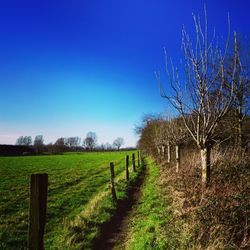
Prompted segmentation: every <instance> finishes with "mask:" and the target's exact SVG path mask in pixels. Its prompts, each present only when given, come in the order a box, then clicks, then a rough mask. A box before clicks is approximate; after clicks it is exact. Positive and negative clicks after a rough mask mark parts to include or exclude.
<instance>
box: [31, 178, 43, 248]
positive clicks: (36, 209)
mask: <svg viewBox="0 0 250 250" xmlns="http://www.w3.org/2000/svg"><path fill="white" fill-rule="evenodd" d="M47 193H48V174H32V175H31V177H30V207H29V236H28V249H30V250H43V249H44V245H43V235H44V228H45V222H46V210H47Z"/></svg>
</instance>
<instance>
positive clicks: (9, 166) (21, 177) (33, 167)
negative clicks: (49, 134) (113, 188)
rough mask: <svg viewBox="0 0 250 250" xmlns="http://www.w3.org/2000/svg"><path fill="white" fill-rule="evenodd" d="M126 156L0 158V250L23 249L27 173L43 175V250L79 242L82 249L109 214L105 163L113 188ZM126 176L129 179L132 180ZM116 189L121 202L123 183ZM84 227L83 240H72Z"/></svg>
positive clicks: (26, 203)
mask: <svg viewBox="0 0 250 250" xmlns="http://www.w3.org/2000/svg"><path fill="white" fill-rule="evenodd" d="M132 153H133V152H131V151H130V152H108V153H72V154H71V153H69V154H64V155H48V156H24V157H0V179H1V181H0V193H1V195H0V249H25V248H26V246H27V240H26V239H27V232H28V207H29V177H30V175H31V174H32V173H48V175H49V187H48V208H47V222H46V232H45V248H46V249H56V248H57V247H58V249H62V248H61V247H60V246H59V245H60V244H61V246H64V247H65V249H67V247H66V246H67V245H71V246H72V247H69V248H70V249H74V247H73V246H74V245H75V246H77V247H75V248H76V249H77V248H78V247H79V246H81V247H83V245H81V244H82V243H81V242H80V243H79V241H85V243H84V244H85V246H88V242H90V241H91V240H92V239H93V238H94V237H95V236H96V234H98V232H97V229H96V228H97V227H98V223H102V222H104V221H106V220H108V218H109V217H110V214H111V213H112V209H114V208H113V207H112V206H113V205H112V201H111V199H110V194H109V190H108V183H109V162H110V161H113V162H114V163H115V175H116V176H117V177H116V179H117V182H118V183H119V180H123V179H124V158H125V155H126V154H129V155H130V156H131V155H132ZM130 168H131V167H130ZM131 177H132V178H131V179H132V180H133V178H134V176H133V175H132V176H131ZM121 183H123V182H121ZM117 185H118V197H120V198H121V196H123V195H124V183H123V184H117ZM126 185H127V184H126ZM93 221H96V223H93ZM91 223H92V224H95V225H92V224H91ZM84 228H88V231H86V230H85V231H86V232H85V239H84V240H83V239H80V238H77V237H75V236H74V234H75V233H76V234H77V232H78V231H79V230H80V231H84ZM89 228H94V229H93V230H90V229H89ZM78 233H79V232H78ZM77 244H80V245H77Z"/></svg>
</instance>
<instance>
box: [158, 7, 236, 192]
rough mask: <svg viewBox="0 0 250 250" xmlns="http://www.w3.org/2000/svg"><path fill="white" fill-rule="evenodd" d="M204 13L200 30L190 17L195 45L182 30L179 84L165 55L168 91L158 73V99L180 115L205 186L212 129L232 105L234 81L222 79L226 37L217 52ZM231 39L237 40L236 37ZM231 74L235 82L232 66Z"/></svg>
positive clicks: (213, 130)
mask: <svg viewBox="0 0 250 250" xmlns="http://www.w3.org/2000/svg"><path fill="white" fill-rule="evenodd" d="M204 12H205V28H204V29H202V28H201V22H200V18H199V16H198V17H196V16H195V15H194V16H193V18H194V25H195V30H196V33H195V35H196V39H195V43H192V41H191V38H190V36H189V35H188V33H187V32H186V30H185V28H183V31H182V47H183V52H184V62H185V64H184V72H185V80H183V82H182V80H181V77H180V73H179V72H178V69H176V68H174V66H173V63H172V62H171V63H170V65H169V62H168V58H167V56H166V71H167V74H168V77H169V82H170V89H171V91H169V92H168V93H167V92H166V91H165V90H164V89H163V87H162V84H161V81H160V77H159V74H157V78H158V80H159V82H160V88H161V96H162V97H164V98H167V99H168V101H169V103H170V104H171V105H172V106H173V107H174V108H175V109H176V110H177V111H178V112H179V114H180V116H181V117H182V119H183V122H184V124H185V126H186V128H187V130H188V132H189V134H190V136H191V137H192V138H193V140H194V141H195V142H196V144H197V146H198V147H199V149H200V154H201V165H202V184H203V187H206V186H207V185H208V183H209V181H210V175H211V169H210V152H211V147H212V144H213V141H214V136H215V129H216V127H217V126H218V124H219V122H220V121H221V120H222V119H223V118H224V116H225V115H226V114H227V112H228V111H229V109H230V106H231V104H232V101H233V85H234V81H232V80H231V81H226V77H225V56H226V54H227V47H228V41H229V38H228V40H227V41H226V44H225V47H224V48H223V49H219V45H218V43H215V42H214V41H215V39H214V37H213V38H212V40H211V41H209V38H208V25H207V15H206V9H205V11H204ZM234 38H235V40H236V36H235V37H234ZM165 55H166V54H165ZM234 59H235V55H234ZM234 61H235V60H234ZM232 72H233V75H232V79H234V74H235V63H234V65H233V70H232ZM228 86H229V88H228Z"/></svg>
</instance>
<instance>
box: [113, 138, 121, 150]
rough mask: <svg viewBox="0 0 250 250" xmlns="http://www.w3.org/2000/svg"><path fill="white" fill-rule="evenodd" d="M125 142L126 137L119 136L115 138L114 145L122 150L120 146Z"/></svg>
mask: <svg viewBox="0 0 250 250" xmlns="http://www.w3.org/2000/svg"><path fill="white" fill-rule="evenodd" d="M123 144H124V139H123V138H122V137H118V138H116V139H115V140H114V142H113V145H114V146H115V147H116V148H117V150H118V151H119V150H120V147H121V146H122V145H123Z"/></svg>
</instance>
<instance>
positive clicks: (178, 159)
mask: <svg viewBox="0 0 250 250" xmlns="http://www.w3.org/2000/svg"><path fill="white" fill-rule="evenodd" d="M175 159H176V173H178V172H179V168H180V146H179V145H176V146H175Z"/></svg>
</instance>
